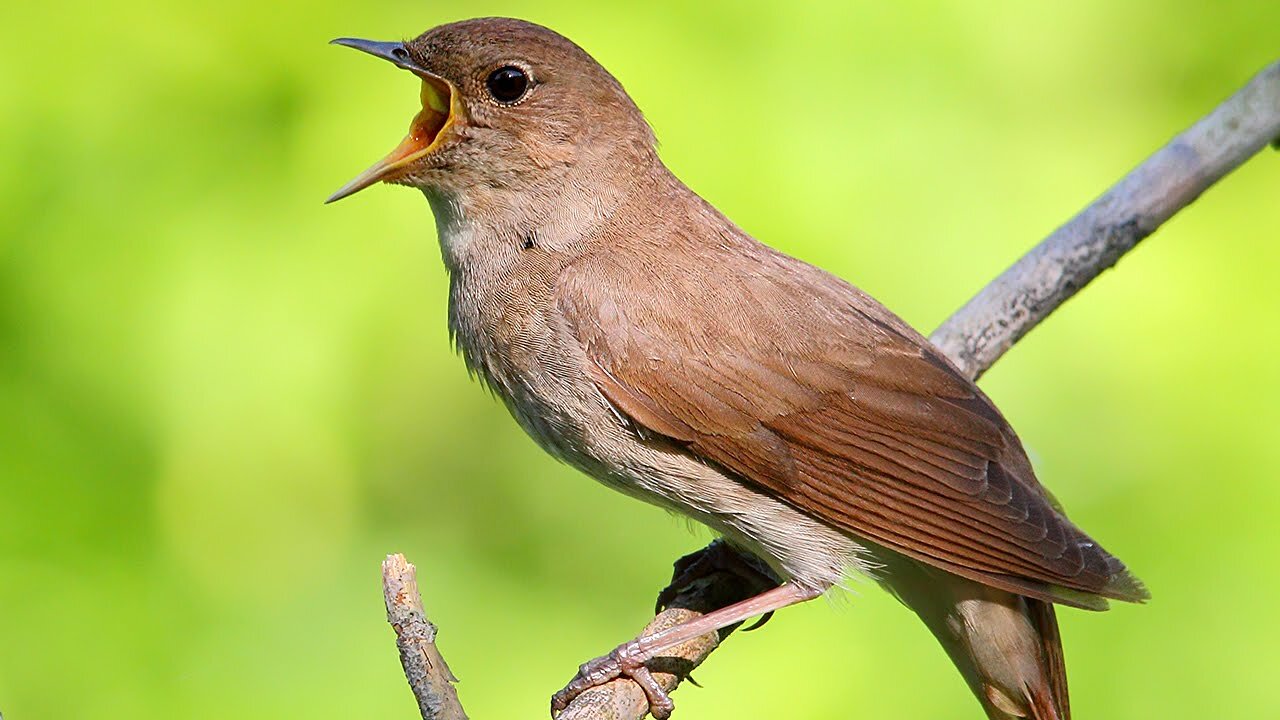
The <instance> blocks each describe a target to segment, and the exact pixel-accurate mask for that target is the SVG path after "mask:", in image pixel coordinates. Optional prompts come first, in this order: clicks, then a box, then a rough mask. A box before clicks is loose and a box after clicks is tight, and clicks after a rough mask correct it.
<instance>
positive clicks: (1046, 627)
mask: <svg viewBox="0 0 1280 720" xmlns="http://www.w3.org/2000/svg"><path fill="white" fill-rule="evenodd" d="M877 559H879V560H881V561H884V566H885V567H884V574H883V575H882V576H881V577H880V578H879V581H880V584H881V585H883V586H884V587H885V588H886V589H887V590H889V591H890V592H892V593H893V594H894V595H896V596H897V597H898V599H899V600H901V601H902V603H903V604H905V605H906V606H907V607H909V608H910V609H912V610H913V611H915V613H916V614H917V615H919V616H920V619H921V620H923V621H924V623H925V625H927V626H928V627H929V629H930V630H931V631H933V634H934V636H935V637H936V638H937V639H938V642H939V643H940V644H941V645H942V647H943V649H945V650H946V651H947V654H948V655H949V656H950V657H951V661H952V662H953V663H955V666H956V668H957V669H958V670H959V671H960V674H961V675H963V676H964V679H965V682H967V683H968V684H969V688H970V690H972V691H973V694H974V695H976V696H977V698H978V702H980V703H982V707H983V709H984V710H985V711H986V713H987V717H988V718H990V720H1017V719H1018V718H1028V719H1029V720H1071V710H1070V704H1069V701H1068V697H1067V673H1066V664H1065V662H1064V659H1063V654H1062V635H1061V634H1060V633H1059V632H1058V620H1057V616H1056V615H1055V614H1054V608H1053V604H1052V603H1048V602H1044V601H1042V600H1036V599H1033V598H1028V597H1025V596H1022V595H1017V594H1014V593H1010V592H1006V591H1004V590H998V589H996V588H992V587H988V586H985V585H982V584H980V583H977V582H974V581H972V580H967V579H965V578H962V577H958V576H956V575H951V574H950V573H945V572H943V571H941V570H938V569H936V568H932V567H929V566H927V565H923V564H921V563H918V562H915V561H913V560H910V559H909V558H905V557H902V556H900V555H896V554H893V553H886V552H883V551H881V552H878V553H877Z"/></svg>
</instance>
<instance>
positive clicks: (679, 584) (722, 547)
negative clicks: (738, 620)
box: [654, 540, 782, 629]
mask: <svg viewBox="0 0 1280 720" xmlns="http://www.w3.org/2000/svg"><path fill="white" fill-rule="evenodd" d="M718 572H728V573H732V574H734V575H737V576H738V577H740V578H742V579H743V580H744V581H746V582H747V583H748V585H749V587H750V592H748V593H746V595H747V596H750V595H757V594H759V593H762V592H764V591H765V590H768V589H770V588H774V587H777V586H778V585H781V584H782V581H781V580H780V579H779V578H778V576H777V575H775V574H774V572H773V570H772V569H770V568H769V566H768V565H766V564H765V563H764V561H762V560H760V559H759V558H757V557H756V556H754V555H749V554H747V553H744V552H742V551H740V550H738V549H736V548H734V547H733V546H732V545H730V544H729V543H727V542H725V541H724V540H715V541H713V542H712V543H711V544H710V545H707V546H706V547H704V548H702V549H701V550H698V551H696V552H692V553H689V554H688V555H685V556H684V557H682V558H680V559H679V560H676V561H675V564H674V570H673V572H672V574H671V584H670V585H667V586H666V587H665V588H663V589H662V592H660V593H658V601H657V603H656V605H655V607H654V613H655V614H657V613H660V612H662V611H663V610H665V609H667V608H668V607H669V606H670V605H671V601H673V600H675V599H676V596H677V595H679V594H680V593H681V592H683V591H684V590H685V588H687V587H689V586H690V585H692V584H693V583H694V582H697V581H698V580H701V579H703V578H705V577H708V576H710V575H714V574H715V573H718ZM771 614H772V613H770V615H771ZM768 618H769V615H765V616H764V617H763V618H761V620H760V621H759V622H757V623H756V624H755V625H754V626H752V629H755V628H757V627H760V626H761V625H763V624H764V623H765V622H766V621H767V620H768Z"/></svg>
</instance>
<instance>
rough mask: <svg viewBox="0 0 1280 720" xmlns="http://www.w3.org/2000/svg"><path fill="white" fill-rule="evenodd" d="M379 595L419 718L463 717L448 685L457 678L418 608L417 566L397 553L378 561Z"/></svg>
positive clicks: (448, 719) (463, 719)
mask: <svg viewBox="0 0 1280 720" xmlns="http://www.w3.org/2000/svg"><path fill="white" fill-rule="evenodd" d="M382 595H383V598H384V599H385V600H386V602H387V622H389V623H391V627H392V628H395V631H396V647H397V648H399V649H400V664H401V665H403V666H404V675H405V677H406V678H408V679H409V688H410V689H411V690H413V696H414V697H415V698H417V700H418V709H419V710H420V711H422V720H467V714H466V713H464V712H463V711H462V705H461V704H460V703H459V702H458V692H457V691H456V690H454V688H453V685H452V683H455V682H457V681H458V679H457V678H456V677H454V676H453V673H452V672H450V671H449V666H448V665H446V664H445V662H444V658H443V657H442V656H441V655H440V651H439V650H438V649H436V626H435V625H432V624H431V622H430V621H428V620H427V616H426V613H425V612H423V610H422V596H421V595H419V594H418V575H417V568H415V567H414V566H413V565H410V564H409V562H408V561H407V560H405V559H404V556H403V555H401V554H399V553H396V554H394V555H388V556H387V559H386V560H384V561H383V562H382Z"/></svg>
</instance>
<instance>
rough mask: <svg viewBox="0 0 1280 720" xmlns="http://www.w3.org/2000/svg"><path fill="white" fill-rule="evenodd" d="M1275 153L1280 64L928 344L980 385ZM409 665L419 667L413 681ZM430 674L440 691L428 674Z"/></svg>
mask: <svg viewBox="0 0 1280 720" xmlns="http://www.w3.org/2000/svg"><path fill="white" fill-rule="evenodd" d="M1268 143H1280V62H1277V63H1274V64H1272V65H1270V66H1268V67H1267V68H1265V69H1264V70H1263V71H1262V72H1260V73H1258V74H1257V75H1256V76H1254V78H1253V79H1252V80H1250V81H1249V83H1248V84H1247V85H1245V86H1244V87H1243V88H1242V89H1241V90H1240V91H1239V92H1237V93H1236V94H1235V95H1232V96H1231V97H1230V98H1228V99H1227V100H1226V101H1225V102H1223V103H1222V104H1221V105H1219V106H1218V107H1217V108H1216V109H1215V110H1214V111H1213V112H1212V113H1210V114H1209V115H1208V116H1206V117H1205V118H1204V119H1202V120H1200V121H1199V122H1197V123H1196V124H1195V125H1192V126H1191V127H1190V128H1189V129H1187V130H1186V131H1184V132H1183V133H1182V134H1181V135H1178V136H1177V137H1175V138H1174V139H1173V140H1172V141H1170V142H1169V144H1168V145H1165V146H1164V147H1163V148H1161V149H1160V150H1159V151H1157V152H1156V153H1155V154H1154V155H1152V156H1151V157H1149V158H1147V160H1146V161H1145V162H1143V163H1142V164H1141V165H1139V166H1138V167H1137V168H1135V169H1134V170H1133V171H1131V172H1130V173H1129V174H1128V175H1126V176H1125V177H1124V178H1122V179H1121V180H1120V182H1118V183H1116V184H1115V185H1114V186H1113V187H1112V188H1111V189H1110V190H1108V191H1107V192H1106V193H1104V194H1103V195H1102V196H1101V197H1099V198H1098V199H1097V200H1095V201H1093V203H1091V204H1090V205H1089V206H1088V207H1086V208H1085V209H1084V210H1082V211H1080V213H1079V214H1078V215H1076V216H1075V217H1074V218H1072V219H1071V220H1069V221H1068V222H1067V223H1066V224H1065V225H1063V226H1062V227H1060V228H1058V229H1057V230H1056V231H1054V233H1053V234H1052V235H1050V236H1049V237H1048V238H1046V239H1045V240H1044V241H1043V242H1041V243H1040V244H1039V245H1037V246H1036V247H1035V248H1033V249H1032V250H1031V251H1030V252H1028V253H1027V254H1026V255H1024V256H1023V257H1022V258H1021V259H1020V260H1018V261H1017V262H1016V263H1014V264H1013V266H1011V267H1010V268H1009V269H1008V270H1006V271H1004V273H1002V274H1001V275H1000V276H999V277H997V278H996V279H995V280H993V281H992V282H991V283H990V284H989V285H987V286H986V287H985V288H983V289H982V291H981V292H979V293H978V294H977V295H976V296H975V297H974V298H973V299H972V300H970V301H969V302H968V303H966V304H965V305H964V307H962V308H960V309H959V310H958V311H956V313H955V314H954V315H952V316H951V317H950V318H948V319H947V321H946V322H944V323H943V324H942V325H941V326H940V327H939V328H938V329H937V330H936V331H934V333H933V335H932V336H931V337H930V340H931V341H932V342H933V343H934V344H935V345H936V346H937V347H938V348H939V349H941V350H942V351H943V352H944V353H945V354H946V355H947V357H949V358H950V359H951V360H952V361H953V362H954V363H955V364H956V365H957V366H958V367H959V368H960V369H961V370H962V371H963V372H964V373H965V374H966V375H968V376H969V377H971V378H974V379H977V378H978V377H980V376H981V375H982V373H983V372H985V371H986V370H987V369H988V368H990V367H991V365H993V364H994V363H995V361H996V360H998V359H999V358H1000V356H1002V355H1003V354H1004V353H1005V351H1007V350H1008V349H1009V348H1010V347H1012V346H1013V344H1014V343H1016V342H1017V341H1018V340H1020V339H1021V338H1022V337H1023V336H1024V335H1026V334H1027V332H1029V331H1030V330H1031V328H1033V327H1035V326H1036V325H1037V324H1039V323H1040V321H1041V320H1043V319H1044V318H1046V317H1048V316H1049V314H1050V313H1052V312H1053V311H1054V310H1056V309H1057V308H1058V307H1059V306H1060V305H1062V304H1063V303H1064V302H1066V301H1067V300H1068V299H1069V298H1071V297H1072V296H1073V295H1075V294H1076V293H1077V292H1079V291H1080V290H1081V289H1082V288H1083V287H1084V286H1085V285H1087V284H1089V282H1090V281H1091V280H1093V279H1094V278H1095V277H1097V276H1098V275H1099V274H1101V273H1102V271H1104V270H1106V269H1108V268H1110V267H1112V266H1113V265H1115V264H1116V262H1117V261H1118V260H1119V259H1120V258H1121V256H1123V255H1124V254H1125V253H1127V252H1128V251H1130V250H1132V249H1133V248H1134V246H1136V245H1137V244H1138V242H1139V241H1141V240H1142V239H1143V238H1145V237H1146V236H1148V235H1150V234H1151V233H1152V232H1154V231H1155V229H1156V228H1157V227H1159V226H1160V225H1161V224H1163V223H1164V222H1165V221H1167V220H1168V219H1169V218H1170V217H1172V216H1173V215H1174V213H1176V212H1177V211H1178V210H1181V209H1182V208H1184V207H1186V206H1187V205H1189V204H1190V203H1191V202H1192V201H1193V200H1195V199H1196V198H1197V197H1199V196H1200V194H1201V193H1203V192H1204V191H1205V190H1207V189H1208V188H1209V187H1210V186H1212V185H1213V184H1214V183H1216V182H1217V181H1218V180H1220V179H1222V177H1223V176H1225V175H1226V174H1227V173H1229V172H1231V171H1232V170H1234V169H1235V168H1237V167H1239V166H1240V165H1241V164H1242V163H1244V161H1245V160H1247V159H1249V158H1250V157H1252V156H1253V155H1255V154H1256V153H1257V152H1258V151H1260V150H1261V149H1263V148H1264V147H1266V146H1267V144H1268ZM393 561H398V562H400V563H404V558H403V557H401V556H399V555H393V556H391V557H389V558H388V559H387V563H386V564H385V565H384V570H383V573H384V579H386V580H385V581H386V583H387V615H388V619H389V620H390V621H391V622H392V625H393V626H395V627H396V632H397V634H398V635H399V639H398V644H399V646H400V654H401V659H402V661H403V662H404V666H405V674H406V675H407V676H408V677H409V679H410V680H409V682H410V685H411V686H412V687H413V690H414V695H415V696H416V697H417V698H418V705H419V707H420V708H421V709H422V716H423V718H424V719H425V720H435V719H437V718H438V719H440V720H458V719H461V718H465V717H466V716H465V715H463V713H462V709H461V707H460V706H459V705H458V704H457V696H456V695H455V694H454V691H453V688H452V686H450V685H449V683H448V680H452V675H450V674H449V671H448V668H447V667H446V666H445V665H444V660H443V659H442V658H440V655H439V653H438V652H437V651H436V649H435V646H434V645H433V644H432V642H431V641H432V639H433V638H434V636H435V627H434V626H432V625H431V624H430V623H428V622H427V621H426V619H425V618H424V617H422V604H421V600H418V598H417V588H416V583H414V581H413V570H412V566H411V565H410V566H408V569H407V571H406V574H407V577H408V581H407V582H406V583H405V586H404V589H403V590H400V591H396V593H395V597H396V601H397V602H398V601H399V599H400V596H401V595H403V594H409V595H410V596H411V598H412V599H413V604H412V605H410V606H409V607H410V608H411V610H410V616H409V620H410V621H413V622H417V623H419V624H420V628H421V629H418V630H415V631H414V632H415V635H414V637H413V638H412V639H409V635H410V631H408V630H402V629H401V626H402V625H403V624H404V621H403V620H402V621H399V622H400V624H397V620H396V619H394V617H393V616H392V605H393V600H392V598H393V592H392V585H391V580H390V579H389V578H390V576H391V572H390V571H389V570H388V569H387V568H388V566H390V565H391V564H392V562H393ZM760 591H761V588H760V587H759V586H755V587H752V586H751V585H750V584H749V583H747V582H746V581H745V580H743V578H742V577H740V576H738V575H735V574H731V573H716V574H712V575H709V576H707V577H705V578H702V579H700V580H698V581H697V582H694V583H692V584H690V585H689V586H688V587H686V588H683V589H682V590H681V591H680V594H679V595H678V596H677V597H676V599H675V600H673V601H672V602H671V603H670V606H669V607H668V608H667V609H665V610H663V611H662V612H661V613H658V615H657V616H656V617H655V618H654V619H653V621H652V622H650V623H649V624H648V625H647V626H645V628H644V630H643V631H642V633H641V634H650V633H653V632H656V631H658V630H661V629H663V628H666V627H670V626H672V625H675V624H676V623H679V622H682V621H684V620H688V619H692V618H695V617H697V616H698V615H700V614H703V613H706V612H710V611H711V610H715V609H718V608H721V607H724V606H726V605H729V604H731V603H734V602H737V601H739V600H745V599H746V598H748V597H751V596H753V595H756V594H757V593H759V592H760ZM414 608H416V609H414ZM415 612H416V615H412V613H415ZM732 631H733V628H726V629H724V630H721V631H720V633H719V635H718V636H715V635H707V636H704V637H702V638H698V639H697V640H693V641H691V642H688V643H686V644H684V645H681V646H679V647H676V648H673V649H672V650H670V651H668V652H667V653H665V654H664V657H662V658H659V660H658V661H655V662H654V663H651V668H652V669H653V670H654V675H655V677H657V679H658V681H659V683H661V684H662V686H663V688H664V689H666V690H667V691H671V690H673V689H675V687H676V686H677V685H679V684H680V680H681V679H682V678H685V677H688V675H689V673H690V672H691V671H692V670H693V669H694V668H696V667H697V666H698V665H700V664H701V663H702V662H703V661H704V660H706V658H707V657H708V656H709V655H710V654H711V652H712V651H714V650H715V649H716V647H718V646H719V644H720V642H721V641H723V640H724V638H725V637H727V636H728V635H729V634H730V633H731V632H732ZM419 637H420V638H421V639H420V640H419V639H418V638H419ZM418 648H420V650H419V649H418ZM411 656H412V657H411ZM411 660H416V661H420V662H419V664H417V665H414V667H413V668H412V669H411V667H410V666H411V662H410V661H411ZM433 663H434V665H435V667H434V668H433V667H432V664H433ZM424 667H425V670H423V669H422V668H424ZM432 670H434V671H435V675H433V677H434V678H435V679H434V681H433V680H431V679H429V678H426V677H425V674H424V673H429V672H431V671H432ZM440 670H443V673H442V674H441V673H440V672H439V671H440ZM424 678H425V679H424ZM442 700H443V701H445V702H443V703H442ZM449 703H452V704H449ZM648 710H649V703H648V701H647V700H646V698H645V695H644V693H643V691H641V689H640V687H639V686H638V685H636V684H635V683H634V682H632V681H631V680H628V679H625V678H619V679H617V680H614V681H612V682H609V683H607V684H605V685H602V686H600V687H598V688H594V689H592V690H589V691H587V692H585V693H583V694H582V695H580V696H578V697H577V698H576V699H574V701H573V702H572V703H570V704H569V707H568V708H566V709H565V710H564V712H562V713H561V714H560V716H559V718H558V720H641V719H642V718H643V717H644V716H645V715H646V714H647V713H648ZM429 712H435V713H437V714H429ZM451 712H452V713H455V714H449V713H451Z"/></svg>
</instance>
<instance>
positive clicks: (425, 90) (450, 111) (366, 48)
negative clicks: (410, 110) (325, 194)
mask: <svg viewBox="0 0 1280 720" xmlns="http://www.w3.org/2000/svg"><path fill="white" fill-rule="evenodd" d="M333 44H335V45H345V46H347V47H351V48H355V49H356V50H361V51H363V52H367V53H369V54H370V55H374V56H376V57H380V58H382V59H384V60H388V61H390V62H391V63H393V64H394V65H395V66H396V67H399V68H403V69H405V70H408V71H409V72H411V73H413V74H414V75H417V76H418V77H419V78H421V80H422V91H421V95H420V97H421V101H422V110H421V111H419V112H418V114H417V115H415V116H414V118H413V121H412V122H411V123H409V134H408V135H406V136H405V138H404V140H401V141H400V144H399V145H397V146H396V147H395V149H394V150H392V151H391V152H390V153H388V154H387V156H386V157H384V158H382V159H381V160H379V161H378V162H376V163H374V164H373V165H372V166H371V167H370V168H369V169H368V170H365V171H364V172H362V173H360V174H359V175H357V176H356V177H355V178H354V179H352V180H351V182H349V183H347V184H346V185H343V186H342V187H341V188H340V189H339V190H338V191H337V192H335V193H334V194H333V195H330V196H329V199H328V200H325V202H326V203H331V202H335V201H337V200H341V199H342V198H344V197H347V196H348V195H354V194H356V193H358V192H360V191H361V190H363V189H365V188H367V187H369V186H370V185H373V184H374V183H377V182H379V181H392V180H395V179H397V177H399V173H400V171H401V170H403V169H404V168H405V167H407V166H408V165H409V164H411V163H412V162H413V161H414V160H417V159H418V158H421V157H423V156H425V155H427V154H428V153H430V152H431V151H433V150H434V149H435V148H436V146H437V145H438V144H439V141H440V138H441V136H443V135H444V133H445V130H447V129H448V127H449V126H450V125H451V124H452V123H453V122H454V119H455V118H457V117H458V116H459V114H460V111H461V109H462V108H461V102H460V99H459V95H458V89H457V88H456V87H454V85H453V83H450V82H449V81H448V80H445V79H444V78H442V77H440V76H439V75H435V74H434V73H432V72H430V71H428V70H427V69H426V68H423V67H422V66H420V65H418V64H417V63H416V62H415V61H414V60H413V58H412V57H411V56H410V55H409V51H408V50H407V49H406V48H405V47H404V44H403V43H396V42H375V41H372V40H358V39H355V38H339V39H337V40H334V41H333Z"/></svg>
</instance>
